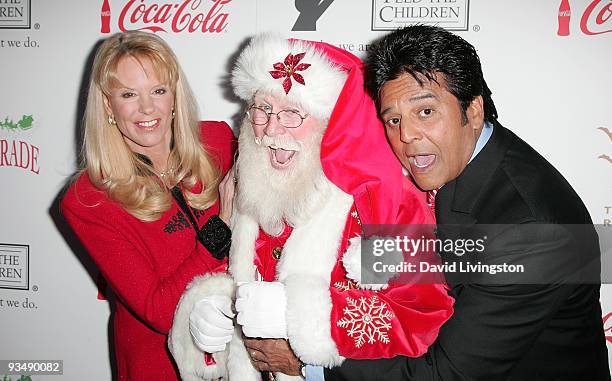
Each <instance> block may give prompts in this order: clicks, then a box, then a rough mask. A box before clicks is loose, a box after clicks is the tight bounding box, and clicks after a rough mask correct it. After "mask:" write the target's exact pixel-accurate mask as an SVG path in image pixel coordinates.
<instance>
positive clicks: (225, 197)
mask: <svg viewBox="0 0 612 381" xmlns="http://www.w3.org/2000/svg"><path fill="white" fill-rule="evenodd" d="M234 175H235V172H234V167H232V168H231V169H230V170H229V171H227V174H226V175H225V177H224V178H223V180H221V182H220V183H219V218H221V219H222V220H223V222H225V223H226V224H227V226H230V221H231V218H232V206H233V205H234V193H235V190H236V179H235V177H234Z"/></svg>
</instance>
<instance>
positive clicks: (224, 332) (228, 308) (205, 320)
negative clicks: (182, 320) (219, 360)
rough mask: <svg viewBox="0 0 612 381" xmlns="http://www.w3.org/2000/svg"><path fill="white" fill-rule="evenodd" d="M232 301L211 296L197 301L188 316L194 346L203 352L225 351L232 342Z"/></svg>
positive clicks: (224, 297) (223, 297)
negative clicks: (226, 346)
mask: <svg viewBox="0 0 612 381" xmlns="http://www.w3.org/2000/svg"><path fill="white" fill-rule="evenodd" d="M233 317H234V312H233V311H232V299H230V298H229V297H227V296H222V295H211V296H208V297H206V298H204V299H201V300H200V301H198V302H197V303H196V304H195V306H194V307H193V310H192V311H191V314H190V315H189V331H190V332H191V337H192V338H193V342H194V343H195V345H196V346H197V347H198V348H199V349H200V350H201V351H203V352H208V353H214V352H219V351H222V350H224V349H225V345H226V344H227V343H229V342H230V341H231V340H232V336H233V334H234V322H233V320H232V318H233Z"/></svg>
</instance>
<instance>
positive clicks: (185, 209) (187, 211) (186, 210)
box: [170, 185, 200, 236]
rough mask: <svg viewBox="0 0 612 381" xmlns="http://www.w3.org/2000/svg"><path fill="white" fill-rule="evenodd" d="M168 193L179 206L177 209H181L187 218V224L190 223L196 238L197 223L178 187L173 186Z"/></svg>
mask: <svg viewBox="0 0 612 381" xmlns="http://www.w3.org/2000/svg"><path fill="white" fill-rule="evenodd" d="M170 193H172V197H174V199H175V200H176V202H177V204H179V207H180V208H181V210H182V211H183V213H185V214H186V215H187V218H188V219H189V222H191V226H192V227H193V230H195V233H196V236H197V235H198V232H199V231H200V229H199V228H198V223H197V222H196V220H195V217H194V216H193V214H192V213H191V208H189V205H187V201H185V197H184V196H183V192H181V189H180V188H179V187H178V185H175V186H174V187H173V188H172V189H171V190H170Z"/></svg>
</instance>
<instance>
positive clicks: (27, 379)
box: [2, 376, 32, 381]
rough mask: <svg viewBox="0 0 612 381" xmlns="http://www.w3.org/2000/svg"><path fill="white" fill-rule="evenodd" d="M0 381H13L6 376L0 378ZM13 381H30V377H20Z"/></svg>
mask: <svg viewBox="0 0 612 381" xmlns="http://www.w3.org/2000/svg"><path fill="white" fill-rule="evenodd" d="M2 381H13V379H12V378H10V377H6V376H4V377H3V378H2ZM15 381H32V377H30V376H21V377H19V378H18V379H17V380H15Z"/></svg>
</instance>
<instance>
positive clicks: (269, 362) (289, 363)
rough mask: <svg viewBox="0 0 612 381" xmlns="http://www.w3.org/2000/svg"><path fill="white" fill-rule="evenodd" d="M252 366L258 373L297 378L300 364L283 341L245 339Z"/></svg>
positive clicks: (287, 344)
mask: <svg viewBox="0 0 612 381" xmlns="http://www.w3.org/2000/svg"><path fill="white" fill-rule="evenodd" d="M244 344H245V345H246V348H247V351H248V352H249V356H251V360H252V361H253V365H254V366H255V368H257V369H258V370H260V371H270V372H281V373H284V374H286V375H289V376H299V375H300V366H301V365H302V363H301V362H300V360H299V359H298V358H297V357H296V356H295V353H293V351H292V350H291V347H290V346H289V342H287V340H283V339H245V340H244Z"/></svg>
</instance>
